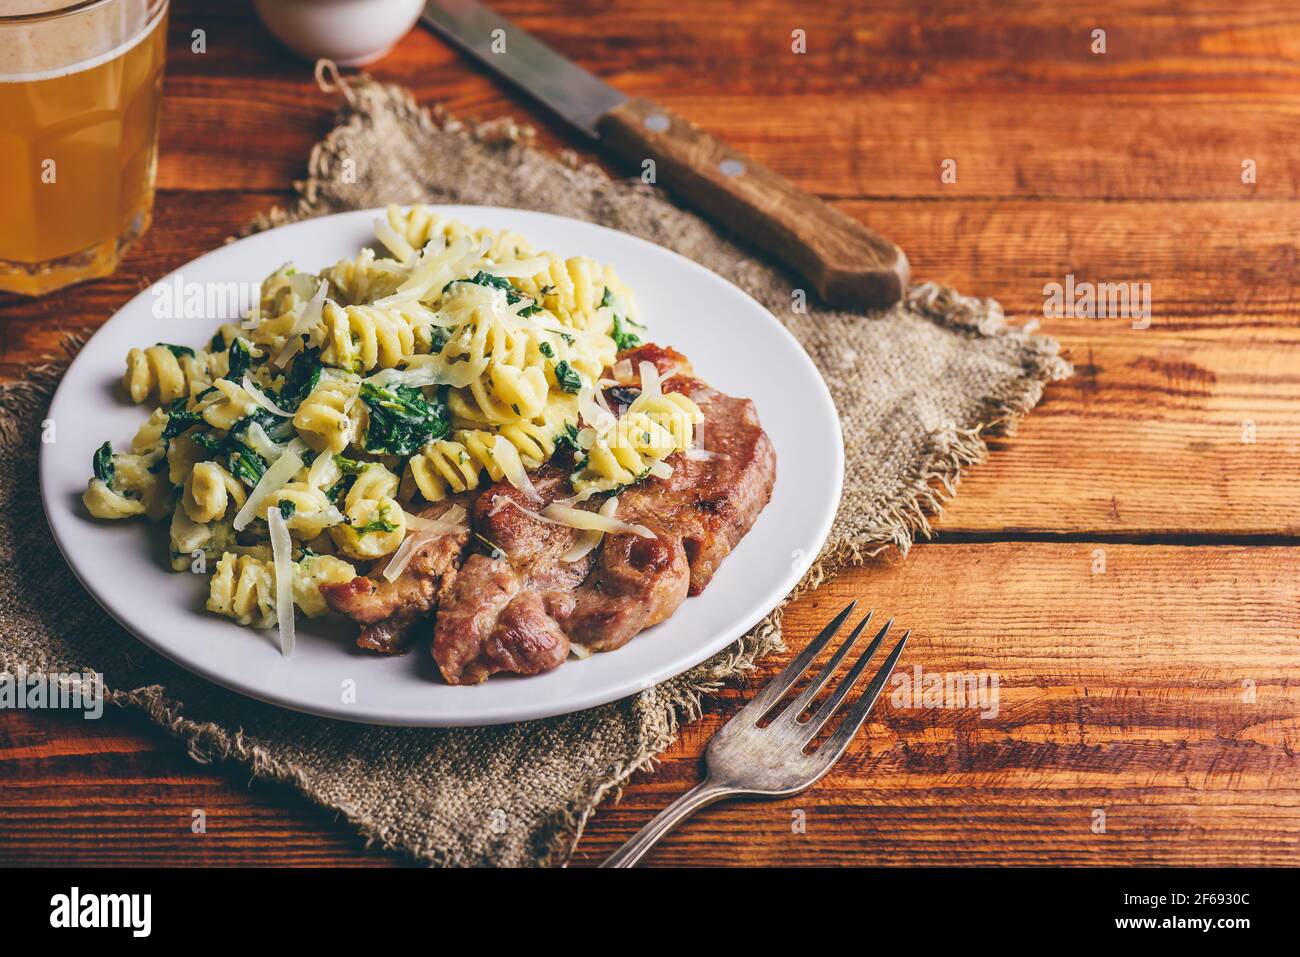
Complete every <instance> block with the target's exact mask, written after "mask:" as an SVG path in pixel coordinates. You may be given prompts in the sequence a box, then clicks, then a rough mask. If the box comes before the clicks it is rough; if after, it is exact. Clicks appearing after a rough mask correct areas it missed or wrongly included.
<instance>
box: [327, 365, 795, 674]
mask: <svg viewBox="0 0 1300 957" xmlns="http://www.w3.org/2000/svg"><path fill="white" fill-rule="evenodd" d="M624 358H625V359H628V360H629V361H630V362H631V363H632V366H633V368H634V369H635V368H636V367H637V365H638V364H639V363H640V362H653V363H654V364H655V367H656V368H657V369H658V370H659V373H660V375H661V377H662V380H661V381H662V388H663V389H664V390H665V391H668V392H682V393H685V394H687V395H689V396H690V397H691V398H692V399H693V400H694V401H695V402H696V403H697V404H698V405H699V406H700V408H701V410H702V411H703V412H704V417H705V421H704V426H703V437H704V448H705V449H706V451H707V453H708V454H707V455H705V456H688V455H685V454H682V453H678V454H676V455H674V456H672V457H671V458H670V459H669V460H668V461H669V464H670V465H671V466H672V469H673V474H672V476H671V477H670V478H668V479H657V478H648V479H646V480H644V481H642V482H641V483H639V484H638V485H636V486H635V487H633V488H630V489H627V490H626V491H624V492H623V493H622V494H620V496H619V507H618V513H617V514H618V517H619V518H620V519H623V520H624V521H626V522H629V523H632V524H642V525H645V526H647V527H648V528H650V529H651V530H652V531H653V532H654V533H655V537H654V538H642V537H641V536H638V535H632V534H608V535H606V536H605V538H604V541H603V542H602V543H601V545H600V547H599V548H597V549H595V550H594V551H591V552H588V553H587V554H586V555H585V556H583V557H582V558H580V559H578V560H576V561H572V562H565V561H564V560H563V558H564V556H565V555H566V554H567V553H568V552H570V551H571V550H572V549H573V547H574V545H575V544H576V543H577V541H578V538H579V533H578V532H577V531H575V530H574V529H571V528H568V527H566V526H563V525H558V524H555V523H553V522H549V521H546V520H544V519H542V518H541V517H539V516H538V515H537V512H538V511H539V510H540V509H541V508H543V507H544V506H545V505H546V504H547V503H550V502H553V501H555V500H556V499H558V498H562V497H564V496H566V495H568V494H569V493H570V491H571V489H570V487H569V483H568V478H567V474H566V472H565V471H564V470H561V469H558V468H555V467H549V466H548V467H547V468H544V469H542V470H540V471H538V472H537V473H535V474H534V475H533V476H532V481H533V484H534V486H535V487H536V489H537V491H538V493H539V494H540V495H541V498H542V501H541V502H537V501H534V500H532V499H530V498H529V497H528V496H527V495H525V494H524V493H523V492H521V491H519V490H518V489H516V488H514V487H513V486H512V485H510V484H509V483H508V482H497V483H495V484H492V485H489V486H487V487H486V488H484V489H483V490H482V492H481V493H480V494H478V495H477V497H476V498H475V496H474V494H473V493H469V494H467V495H465V496H461V497H460V501H461V502H462V503H463V504H464V505H465V506H466V507H467V508H468V509H469V513H470V520H471V523H472V528H473V533H472V535H471V533H470V532H469V530H465V531H463V532H458V533H456V534H453V535H445V536H442V537H441V538H438V539H436V540H434V541H432V542H429V543H428V544H426V545H425V546H424V547H423V548H422V549H421V550H420V551H419V553H418V554H416V555H415V556H413V557H412V560H411V562H410V564H409V565H408V566H407V568H406V570H405V571H404V572H403V574H402V576H401V577H400V578H399V579H398V580H397V581H396V582H392V583H389V582H387V581H384V580H382V579H378V580H376V579H371V578H368V577H358V578H355V579H353V580H352V581H351V582H348V583H346V584H340V585H326V586H322V591H323V592H324V594H325V597H326V600H327V601H328V603H329V605H330V607H331V608H333V609H334V610H336V611H340V612H342V613H343V614H345V615H348V616H349V617H351V618H352V619H353V620H355V621H357V622H358V623H360V624H362V625H363V626H364V628H363V629H362V632H361V636H360V638H359V639H358V644H359V645H360V646H361V647H363V648H370V649H372V650H375V651H382V652H387V653H392V652H396V651H402V650H405V648H406V647H407V646H408V645H409V643H410V641H411V640H412V637H413V631H414V629H413V626H414V625H415V624H416V623H418V622H420V621H422V620H425V619H427V617H428V615H429V613H430V612H431V611H432V610H434V609H435V608H436V609H437V617H436V619H435V621H434V625H433V633H434V634H433V657H434V659H435V661H436V662H437V664H438V667H439V670H440V671H441V672H442V675H443V677H444V678H445V679H446V680H447V681H448V682H449V683H451V684H477V683H478V682H481V681H484V680H486V679H487V678H488V677H489V676H490V675H493V674H495V673H497V672H503V671H504V672H510V673H514V674H521V675H535V674H539V673H541V672H543V671H549V670H551V669H552V668H556V667H558V666H559V665H560V664H561V663H562V662H563V661H564V660H565V658H566V657H568V655H569V652H570V648H571V646H572V645H573V644H579V645H582V646H584V647H586V648H588V649H591V650H593V651H609V650H612V649H614V648H618V647H620V646H622V645H623V644H625V643H626V642H627V641H628V640H630V639H631V638H632V637H633V636H634V635H636V634H637V633H638V632H640V631H642V630H643V629H645V628H648V627H650V626H651V625H654V624H657V623H659V622H661V621H663V620H665V619H666V618H668V617H669V616H671V615H672V614H673V612H675V611H676V610H677V608H678V606H679V605H681V603H682V602H683V601H684V600H685V599H686V596H687V595H688V594H691V595H696V594H699V593H700V592H701V591H703V590H704V588H705V586H706V585H708V583H709V581H710V580H711V579H712V577H713V575H714V573H715V572H716V571H717V568H718V565H719V564H720V563H721V561H722V559H724V558H725V557H726V556H727V555H728V554H730V552H731V550H732V549H733V548H734V547H735V546H736V544H737V542H739V541H740V539H741V538H742V537H743V536H744V535H745V533H746V532H748V531H749V529H750V527H751V526H752V525H753V524H754V521H755V520H756V519H757V518H758V514H759V512H761V511H762V510H763V507H764V506H765V505H766V504H767V501H768V499H769V498H770V497H771V493H772V486H773V483H774V482H775V480H776V457H775V454H774V452H773V450H772V445H771V442H770V441H769V440H768V438H767V435H766V434H765V433H764V432H763V430H762V428H761V427H760V426H759V423H758V416H757V414H756V413H755V411H754V406H753V403H752V402H750V401H749V400H748V399H734V398H731V397H730V396H727V395H724V394H722V393H721V392H718V391H717V390H715V389H712V388H710V387H709V386H708V385H706V384H705V383H703V382H701V381H700V380H698V379H696V378H694V376H693V374H692V371H691V366H690V363H689V362H688V361H687V360H686V357H685V356H683V355H681V354H680V353H678V352H675V351H674V350H672V349H666V348H663V347H660V346H656V345H645V346H640V347H638V348H636V349H631V350H626V351H624V352H623V353H620V359H624ZM636 394H637V390H636V389H635V388H634V387H632V386H629V385H620V386H617V387H615V388H613V389H611V390H609V392H608V393H607V397H608V398H609V399H610V401H611V404H614V405H626V404H628V403H630V402H631V401H632V400H634V399H635V397H636ZM595 504H596V503H595V502H592V503H591V504H590V505H588V506H586V507H593V506H594V505H595ZM447 505H448V503H447V502H443V503H439V504H438V505H437V506H429V507H427V509H426V511H427V513H428V514H429V517H433V516H434V515H437V514H440V513H441V512H442V511H443V510H444V509H445V508H446V507H447ZM471 544H472V545H473V546H474V548H475V549H477V550H476V551H474V552H473V553H472V554H470V555H469V556H468V557H467V558H464V563H463V565H462V564H460V563H461V561H462V557H463V556H464V554H465V550H466V548H467V547H468V546H469V545H471ZM458 566H459V570H458Z"/></svg>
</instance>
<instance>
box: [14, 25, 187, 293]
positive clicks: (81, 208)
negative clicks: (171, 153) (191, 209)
mask: <svg viewBox="0 0 1300 957" xmlns="http://www.w3.org/2000/svg"><path fill="white" fill-rule="evenodd" d="M167 10H168V5H167V0H80V2H73V0H0V290H8V291H10V292H17V293H24V294H27V295H33V296H35V295H41V294H43V293H47V292H50V291H52V290H55V289H61V288H63V287H64V286H67V285H70V284H71V283H74V282H79V281H81V280H83V279H90V278H92V277H95V276H106V275H108V274H109V273H111V272H112V271H113V270H114V269H116V268H117V264H118V260H119V259H120V258H121V256H122V253H123V251H124V250H125V249H126V248H127V247H128V246H129V245H130V244H131V242H132V241H133V240H134V239H136V238H137V237H138V236H140V235H141V234H142V233H143V232H144V231H145V230H146V229H148V228H149V221H150V218H151V216H152V211H153V190H154V173H155V170H156V168H157V157H158V110H159V106H160V104H161V101H162V75H163V56H164V53H165V50H166V38H167Z"/></svg>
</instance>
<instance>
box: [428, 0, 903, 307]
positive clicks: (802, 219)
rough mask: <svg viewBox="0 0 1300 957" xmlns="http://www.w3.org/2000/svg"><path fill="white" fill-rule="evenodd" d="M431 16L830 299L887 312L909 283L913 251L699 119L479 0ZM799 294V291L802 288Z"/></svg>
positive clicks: (650, 178)
mask: <svg viewBox="0 0 1300 957" xmlns="http://www.w3.org/2000/svg"><path fill="white" fill-rule="evenodd" d="M422 19H423V21H424V23H426V24H427V25H428V26H430V27H431V28H432V29H433V30H434V31H435V32H436V33H438V34H439V35H440V36H442V37H443V38H444V39H446V40H447V41H449V42H450V43H451V44H452V45H453V46H456V47H458V48H459V49H461V50H463V51H464V52H465V53H468V54H469V55H470V56H472V57H474V58H475V59H477V60H478V61H479V62H481V63H483V64H484V65H485V66H487V67H488V68H489V69H491V70H492V71H494V72H495V73H498V74H500V75H501V76H503V77H505V78H506V79H507V80H509V81H510V82H512V83H513V84H515V85H516V86H518V87H519V88H520V89H522V90H523V91H524V92H525V93H527V94H529V95H530V96H532V97H533V98H534V99H536V100H537V101H539V102H540V103H541V104H542V105H543V106H545V107H547V108H548V109H549V110H550V111H551V112H553V113H554V114H555V115H557V116H558V117H559V118H560V119H562V120H564V121H565V122H566V123H568V124H569V125H570V126H571V127H573V128H574V129H575V130H577V131H579V132H581V133H583V134H585V135H586V136H588V137H591V138H593V139H595V140H597V141H598V142H600V143H601V144H602V145H604V146H605V147H606V148H608V149H610V150H612V151H613V152H615V153H617V154H619V155H620V156H621V157H622V158H623V159H625V160H629V161H631V162H634V163H636V164H638V165H639V166H640V168H641V171H642V179H644V180H646V181H647V182H652V183H656V184H658V185H660V186H664V187H666V188H667V189H668V190H669V191H670V192H672V193H674V195H676V196H678V197H679V198H681V199H683V200H685V201H686V203H687V204H688V205H691V206H694V207H695V208H696V209H697V210H699V211H700V212H703V213H704V214H705V215H706V216H708V217H709V218H710V219H711V220H712V222H713V223H714V225H716V226H719V227H720V228H721V229H723V230H724V231H728V232H731V233H732V234H734V235H736V236H739V237H742V240H743V241H748V242H751V243H753V244H754V245H757V246H758V247H759V248H761V249H763V250H765V251H766V252H768V253H770V254H771V255H772V256H774V257H775V258H776V259H777V260H778V261H780V262H781V263H783V264H784V265H786V266H788V267H790V268H792V269H794V271H795V272H797V273H799V274H800V275H801V276H803V277H804V278H805V279H806V280H807V281H808V282H809V283H810V284H811V285H812V286H813V288H814V289H815V290H816V292H817V293H818V295H820V296H821V298H822V299H823V301H825V302H826V303H827V304H829V305H831V306H833V307H836V308H843V309H854V310H858V309H871V308H884V307H887V306H889V305H892V304H893V303H895V302H897V301H898V299H899V298H900V297H901V296H902V294H903V291H904V290H905V289H906V288H907V283H908V280H909V274H910V270H909V267H908V262H907V257H906V256H905V255H904V254H903V251H902V250H901V249H899V248H898V247H897V246H896V245H894V244H893V243H892V242H890V241H889V240H888V239H885V238H884V237H883V236H881V235H880V234H879V233H876V232H875V231H873V230H872V229H870V228H869V227H868V226H866V225H864V224H863V223H860V222H858V221H857V220H855V219H853V218H851V217H849V216H847V215H845V214H844V213H842V212H840V211H839V210H837V209H835V208H834V207H833V206H830V205H828V204H826V203H824V202H822V201H821V200H820V199H818V198H816V197H814V196H811V195H809V194H807V193H804V192H802V191H801V190H800V189H799V188H798V187H796V186H795V185H794V184H793V183H791V182H790V181H789V180H786V179H785V178H783V177H781V176H779V175H778V174H776V173H774V172H772V171H771V170H769V169H767V168H765V167H763V166H761V165H759V164H758V163H755V162H754V161H753V160H751V159H749V158H747V157H745V156H743V155H741V154H740V153H738V152H736V151H735V150H732V149H730V148H728V147H726V146H724V145H723V144H722V143H720V142H718V141H717V140H715V139H714V138H713V137H711V136H709V135H708V134H707V133H705V132H704V131H702V130H700V129H699V128H698V127H696V126H695V125H694V124H692V123H690V122H689V121H687V120H685V119H682V118H681V117H679V116H676V115H674V114H673V113H671V112H669V111H668V110H666V109H664V108H663V107H661V106H659V105H657V104H655V103H653V102H651V101H649V100H646V99H643V98H640V97H629V96H627V95H626V94H624V93H622V92H620V91H619V90H617V89H615V88H614V87H612V86H610V85H609V84H608V83H605V82H604V81H603V80H600V79H598V78H597V77H595V76H592V75H591V74H590V73H588V72H587V71H586V70H584V69H582V68H581V67H579V66H578V65H576V64H575V63H573V62H571V61H570V60H567V59H565V58H564V57H563V56H561V55H560V54H558V53H556V52H555V51H554V50H552V49H551V48H550V47H548V46H547V45H546V44H544V43H542V42H541V41H540V40H538V39H536V38H535V37H533V36H531V35H529V34H528V33H527V32H525V31H524V30H521V29H520V28H519V27H517V26H515V25H514V24H513V23H511V22H510V21H509V20H507V19H506V18H505V17H502V16H501V15H499V14H497V13H496V12H494V11H493V10H491V9H490V8H488V7H485V6H484V5H483V4H480V3H476V2H474V0H430V2H429V3H428V4H427V5H426V6H425V9H424V13H423V15H422ZM794 291H796V292H797V290H794Z"/></svg>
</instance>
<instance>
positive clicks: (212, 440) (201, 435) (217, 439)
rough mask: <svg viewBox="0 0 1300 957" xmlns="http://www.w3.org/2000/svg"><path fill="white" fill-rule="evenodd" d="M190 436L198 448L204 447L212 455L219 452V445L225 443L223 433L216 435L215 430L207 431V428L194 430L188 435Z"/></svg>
mask: <svg viewBox="0 0 1300 957" xmlns="http://www.w3.org/2000/svg"><path fill="white" fill-rule="evenodd" d="M190 438H191V439H193V440H194V442H195V443H196V444H197V445H198V446H199V447H200V448H202V449H205V450H206V451H207V452H208V453H210V454H212V455H216V454H217V453H219V452H220V451H221V447H222V446H223V445H225V444H226V437H225V436H224V435H218V434H217V433H216V432H209V431H207V430H204V431H203V432H195V433H194V434H193V435H191V436H190Z"/></svg>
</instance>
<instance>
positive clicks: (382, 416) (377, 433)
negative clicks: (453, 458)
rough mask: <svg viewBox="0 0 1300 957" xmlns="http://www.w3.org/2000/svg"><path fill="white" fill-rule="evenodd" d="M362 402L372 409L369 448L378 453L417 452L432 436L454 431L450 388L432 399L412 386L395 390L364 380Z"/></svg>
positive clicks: (435, 436) (366, 442)
mask: <svg viewBox="0 0 1300 957" xmlns="http://www.w3.org/2000/svg"><path fill="white" fill-rule="evenodd" d="M361 401H362V402H364V403H365V404H366V408H367V409H369V411H370V415H369V424H368V425H367V427H366V441H365V450H366V451H367V452H370V453H373V454H376V455H414V454H415V453H416V452H418V451H419V450H420V449H421V448H422V447H423V446H424V444H425V443H426V442H428V441H429V440H430V439H440V438H442V437H443V436H445V435H447V433H449V432H450V431H451V417H450V415H449V414H448V412H447V401H446V387H443V388H442V389H440V390H439V392H438V396H437V398H436V399H434V400H433V401H432V402H430V401H429V400H427V399H425V397H424V394H423V393H422V392H421V391H420V390H419V389H416V388H412V387H411V386H404V385H397V386H393V387H392V388H391V389H385V388H382V387H380V386H376V385H372V384H371V383H369V382H363V383H361Z"/></svg>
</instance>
